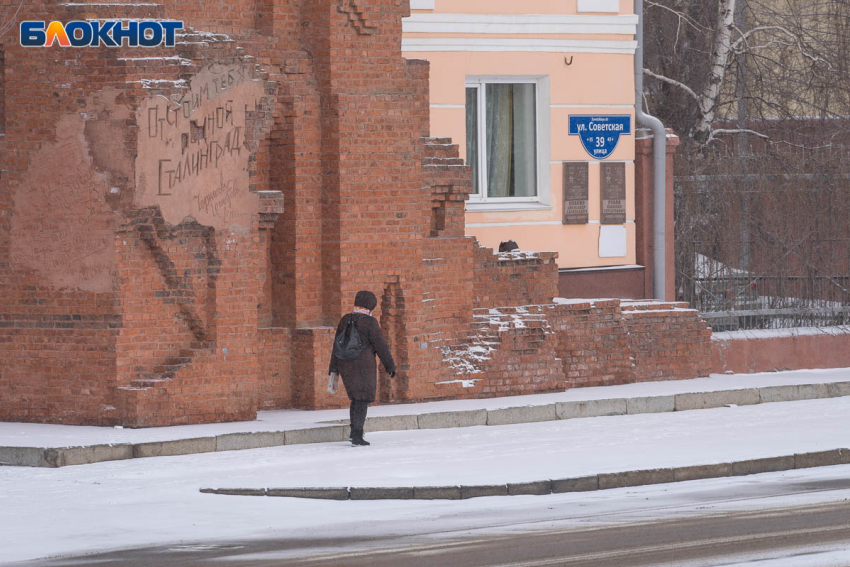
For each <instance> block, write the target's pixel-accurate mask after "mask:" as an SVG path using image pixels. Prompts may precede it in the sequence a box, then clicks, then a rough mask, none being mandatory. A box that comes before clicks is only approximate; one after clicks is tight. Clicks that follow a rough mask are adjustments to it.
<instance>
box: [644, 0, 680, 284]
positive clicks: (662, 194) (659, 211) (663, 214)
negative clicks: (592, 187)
mask: <svg viewBox="0 0 850 567" xmlns="http://www.w3.org/2000/svg"><path fill="white" fill-rule="evenodd" d="M635 14H637V17H638V25H637V37H636V39H637V51H636V52H635V117H636V118H637V123H638V125H640V126H644V127H647V128H649V129H651V130H652V134H653V136H654V140H653V154H654V157H653V170H654V189H653V208H654V210H653V221H654V222H653V226H654V228H653V235H652V249H653V255H652V260H653V267H652V275H653V277H652V288H653V289H652V292H653V295H654V296H655V298H656V299H662V300H663V299H668V298H666V297H665V296H664V293H665V288H666V281H667V277H666V274H667V239H666V236H667V130H666V129H665V128H664V124H662V123H661V121H660V120H659V119H657V118H655V117H654V116H650V115H649V114H646V113H644V111H643V0H635ZM669 299H673V298H669Z"/></svg>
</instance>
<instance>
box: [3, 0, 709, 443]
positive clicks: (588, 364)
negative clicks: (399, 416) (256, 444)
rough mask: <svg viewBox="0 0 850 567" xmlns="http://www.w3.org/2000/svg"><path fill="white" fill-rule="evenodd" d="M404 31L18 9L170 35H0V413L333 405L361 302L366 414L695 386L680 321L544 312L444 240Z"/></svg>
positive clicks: (457, 185) (531, 292) (337, 6)
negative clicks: (156, 39) (663, 380)
mask: <svg viewBox="0 0 850 567" xmlns="http://www.w3.org/2000/svg"><path fill="white" fill-rule="evenodd" d="M408 13H409V6H408V2H406V1H404V0H368V1H367V0H342V1H340V0H305V1H303V2H295V1H290V0H236V1H227V2H225V1H224V0H190V1H183V0H180V1H178V0H163V2H162V4H157V5H151V4H131V3H128V4H103V3H98V2H95V1H92V2H91V3H87V2H85V1H83V2H75V3H69V4H58V3H54V2H40V1H39V2H32V3H29V4H28V6H27V10H26V14H25V15H26V17H27V19H44V20H62V21H67V20H71V19H85V18H93V19H114V18H116V17H117V18H123V19H141V18H169V19H182V20H184V21H185V24H186V26H187V29H186V30H185V31H184V32H182V33H181V34H179V36H178V45H177V46H176V47H175V48H173V49H172V48H164V47H161V48H156V49H145V50H141V51H140V50H133V49H129V48H121V49H109V50H100V49H91V50H68V49H59V48H51V49H24V48H22V47H20V45H18V43H17V41H15V38H14V36H7V37H4V38H3V40H4V47H5V51H4V52H3V54H4V62H5V67H6V73H5V75H4V77H5V83H4V84H3V85H2V86H3V87H4V88H5V108H6V111H7V112H6V119H7V121H6V134H7V135H6V136H5V137H0V161H2V169H3V176H2V178H0V270H2V271H0V292H2V295H0V355H2V356H4V360H6V361H8V362H6V363H4V364H3V365H2V366H0V419H16V420H26V421H50V422H61V423H79V424H84V423H85V424H97V425H110V424H117V423H120V424H123V425H126V426H131V427H145V426H154V425H169V424H185V423H201V422H216V421H226V420H236V419H240V420H241V419H252V418H253V417H254V416H255V415H256V411H257V409H260V408H262V409H271V408H285V407H298V408H323V407H344V406H346V405H347V403H348V402H347V398H346V396H345V394H344V392H339V393H337V394H336V395H333V396H331V395H329V394H327V392H326V391H325V387H326V385H327V365H328V362H329V356H330V348H331V343H332V338H333V330H334V328H335V325H336V323H337V321H338V319H339V317H340V316H341V315H342V314H343V313H344V312H347V311H348V310H349V309H350V308H351V303H352V301H353V298H354V295H355V293H356V292H357V291H358V290H360V289H369V290H371V291H373V292H374V293H375V294H376V295H377V296H378V298H379V305H378V308H377V309H376V311H375V316H376V317H377V318H378V320H379V321H380V324H381V326H382V328H383V330H384V332H385V334H386V336H387V339H388V341H389V342H390V345H391V347H392V350H393V355H394V357H395V359H396V363H397V366H398V368H399V375H398V377H397V379H396V380H394V381H389V380H388V377H387V376H386V374H385V373H383V372H382V373H381V375H380V377H379V392H378V396H379V399H380V401H381V403H390V402H408V401H415V400H432V399H446V398H463V397H467V398H468V397H482V396H495V395H500V396H501V395H508V394H516V393H532V392H544V391H554V390H558V389H562V388H564V387H566V386H568V385H596V384H609V383H620V382H623V381H630V380H643V379H657V378H659V377H664V376H675V377H690V376H691V375H692V374H693V372H698V371H701V369H702V368H703V366H702V356H703V345H702V342H701V341H702V340H703V338H702V337H703V335H702V334H701V333H702V332H703V331H702V330H701V329H700V328H699V322H698V320H697V319H696V317H695V316H692V315H690V314H688V315H681V314H680V312H681V311H680V310H678V308H671V309H666V310H665V309H656V310H655V311H654V312H653V313H652V314H651V315H645V314H644V311H646V309H644V308H643V307H641V308H638V307H635V308H629V309H628V310H626V309H625V308H621V306H620V304H619V303H610V304H609V303H604V302H596V303H587V304H582V305H578V304H572V305H566V304H559V305H555V304H552V303H551V301H552V299H553V297H554V296H556V295H557V285H558V272H557V265H556V264H555V255H554V254H552V253H531V252H521V253H512V254H493V251H492V250H490V249H485V248H481V247H480V246H478V244H477V243H476V242H475V241H474V239H472V238H469V237H466V236H465V225H464V215H465V211H464V208H465V201H466V200H467V199H468V196H469V194H470V192H471V190H472V187H471V186H472V174H471V171H470V169H469V168H468V167H466V166H465V165H464V164H463V161H462V160H461V159H460V157H459V152H458V148H457V146H456V145H454V144H452V141H451V140H449V139H445V138H431V137H429V136H430V132H429V131H428V129H429V114H428V113H429V100H428V92H429V75H428V73H429V68H428V64H427V63H426V62H423V61H405V60H404V59H403V58H402V57H401V43H400V42H401V18H402V17H403V16H405V15H407V14H408ZM364 54H368V56H364ZM0 90H1V89H0ZM0 98H2V97H0ZM518 306H519V307H518ZM534 306H538V307H534ZM668 311H669V313H670V314H667V312H668ZM656 338H657V339H658V340H657V342H653V341H654V340H655V339H656ZM630 356H631V359H630V358H629V357H630ZM682 356H684V357H690V358H691V359H693V360H689V361H685V362H683V361H681V360H679V358H680V357H682ZM632 359H633V361H634V363H632Z"/></svg>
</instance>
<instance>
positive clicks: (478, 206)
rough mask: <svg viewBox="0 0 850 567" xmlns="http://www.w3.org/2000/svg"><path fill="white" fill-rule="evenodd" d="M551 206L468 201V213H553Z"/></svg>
mask: <svg viewBox="0 0 850 567" xmlns="http://www.w3.org/2000/svg"><path fill="white" fill-rule="evenodd" d="M551 210H552V207H551V206H550V205H544V204H543V203H527V202H526V203H487V202H481V201H467V202H466V212H468V213H498V212H511V211H551Z"/></svg>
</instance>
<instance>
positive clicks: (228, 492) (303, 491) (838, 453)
mask: <svg viewBox="0 0 850 567" xmlns="http://www.w3.org/2000/svg"><path fill="white" fill-rule="evenodd" d="M842 464H844V465H850V449H833V450H831V451H819V452H816V453H798V454H795V455H786V456H782V457H769V458H765V459H751V460H746V461H735V462H732V463H718V464H711V465H696V466H687V467H676V468H667V469H648V470H638V471H626V472H618V473H603V474H598V475H594V476H585V477H580V478H564V479H553V480H540V481H534V482H522V483H508V484H488V485H476V486H412V487H411V486H408V487H388V488H353V487H352V488H202V489H201V492H202V493H204V494H219V495H225V496H282V497H286V498H311V499H322V500H466V499H469V498H483V497H487V496H521V495H526V496H545V495H548V494H564V493H568V492H592V491H596V490H610V489H612V488H627V487H636V486H650V485H653V484H670V483H674V482H685V481H689V480H704V479H709V478H723V477H728V476H744V475H753V474H762V473H770V472H781V471H790V470H795V469H809V468H817V467H830V466H835V465H842Z"/></svg>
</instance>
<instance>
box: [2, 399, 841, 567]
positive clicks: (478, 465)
mask: <svg viewBox="0 0 850 567" xmlns="http://www.w3.org/2000/svg"><path fill="white" fill-rule="evenodd" d="M848 416H850V397H843V398H834V399H824V400H810V401H799V402H788V403H770V404H760V405H753V406H746V407H729V408H718V409H710V410H704V411H690V412H675V413H663V414H641V415H624V416H614V417H599V418H587V419H571V420H562V421H553V422H545V423H534V424H522V425H511V426H495V427H470V428H465V429H451V430H431V431H396V432H380V433H373V434H370V435H369V438H370V440H371V441H372V443H373V445H372V446H371V447H367V448H354V447H351V446H350V445H349V444H348V443H343V442H337V443H324V444H314V445H291V446H283V447H273V448H265V449H255V450H249V451H241V452H219V453H209V454H203V455H191V456H180V457H163V458H159V459H133V460H128V461H116V462H108V463H98V464H93V465H89V466H86V467H67V468H61V469H26V468H21V467H0V525H2V526H3V534H4V541H5V542H6V543H5V545H3V546H0V562H3V561H11V560H20V559H25V558H33V557H43V556H46V555H51V554H58V553H70V552H79V551H83V550H87V549H101V550H102V549H106V548H115V547H121V546H128V545H145V544H157V543H168V542H178V541H181V540H184V541H185V540H207V541H210V540H216V539H220V538H225V537H226V538H238V537H270V536H277V537H280V536H282V535H289V534H291V533H294V532H295V531H296V530H298V531H300V533H301V534H302V535H303V534H305V533H307V532H311V530H313V531H315V530H321V531H322V533H331V532H333V533H336V532H335V531H334V530H336V531H341V532H342V533H345V528H340V525H341V524H345V523H348V524H349V525H355V524H356V525H362V524H363V521H364V519H366V518H368V519H369V520H370V522H371V521H382V522H385V523H384V527H386V522H404V521H406V522H408V523H409V522H411V521H416V522H422V523H428V522H432V521H435V520H436V519H437V518H443V519H444V518H446V517H458V515H460V516H463V515H465V514H467V513H468V512H469V511H470V510H483V509H485V508H486V507H487V506H492V505H494V504H492V503H490V504H488V503H487V502H490V501H493V500H500V499H498V498H497V499H492V498H484V499H478V500H476V501H457V502H453V503H449V502H423V501H397V502H355V501H344V502H326V501H311V500H310V501H301V500H293V499H287V498H242V497H229V496H217V495H207V494H200V493H199V492H198V490H199V488H201V487H204V486H245V487H298V486H405V485H423V486H427V485H447V484H486V483H506V482H526V481H533V480H540V479H545V478H567V477H580V476H585V475H591V474H600V473H606V472H620V471H630V470H644V469H652V468H659V467H679V466H687V465H702V464H712V463H723V462H729V461H732V460H744V459H757V458H766V457H773V456H779V455H788V454H794V453H801V452H813V451H822V450H828V449H835V448H846V447H850V417H848ZM788 474H792V473H788ZM712 482H715V481H712ZM729 482H733V481H732V480H730V481H729ZM734 482H737V481H734ZM753 482H756V481H753ZM665 490H666V489H665ZM578 497H579V496H577V495H576V496H573V498H578ZM525 498H551V499H553V500H552V502H560V501H561V500H558V499H562V498H564V495H558V496H545V497H510V498H503V499H501V500H510V501H512V502H517V501H519V502H522V499H525ZM473 502H474V503H473ZM506 505H507V504H506ZM511 505H515V504H511ZM497 506H502V504H498V505H497ZM330 526H337V528H340V529H337V528H332V527H330Z"/></svg>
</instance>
